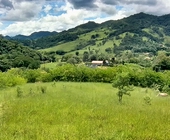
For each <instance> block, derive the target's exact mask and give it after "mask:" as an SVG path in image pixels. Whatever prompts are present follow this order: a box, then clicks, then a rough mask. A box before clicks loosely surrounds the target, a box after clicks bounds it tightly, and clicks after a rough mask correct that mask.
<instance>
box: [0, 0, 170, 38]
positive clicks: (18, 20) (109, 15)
mask: <svg viewBox="0 0 170 140" xmlns="http://www.w3.org/2000/svg"><path fill="white" fill-rule="evenodd" d="M45 1H46V2H45ZM63 1H66V3H64V2H63ZM68 1H69V2H71V3H69V2H68ZM168 1H169V2H168ZM9 2H11V3H9ZM49 2H51V3H49ZM59 2H60V4H59ZM61 2H62V4H61ZM84 2H85V4H86V5H85V6H84V7H83V3H84ZM90 2H91V4H92V6H90V7H89V8H87V5H89V4H88V3H87V0H86V1H85V0H80V1H79V2H78V1H77V0H52V1H50V0H49V1H47V0H41V1H40V0H8V3H5V0H3V3H0V4H1V5H2V4H3V5H5V4H6V5H7V4H8V6H0V14H2V16H0V17H1V20H0V26H1V27H2V24H4V23H6V22H7V21H9V22H10V25H9V26H7V27H6V28H4V29H2V30H0V32H1V33H2V34H4V35H16V34H24V35H29V34H31V33H32V32H35V31H42V30H43V31H47V30H48V31H58V32H59V31H62V30H67V29H69V28H72V27H75V26H77V25H80V24H82V23H85V22H88V20H93V21H95V22H98V23H101V22H104V21H106V20H111V19H112V20H116V19H120V18H123V17H126V16H129V15H131V14H135V13H138V12H146V13H151V14H155V15H162V14H168V13H170V0H143V1H141V0H140V1H139V0H115V1H111V0H90ZM10 4H12V5H10ZM44 4H46V5H44ZM58 4H59V5H58ZM9 5H10V6H11V7H13V8H11V9H9ZM117 6H120V7H121V8H120V9H117ZM7 8H8V9H7ZM75 8H76V9H75ZM51 11H54V13H52V14H51ZM41 12H45V13H46V14H45V16H44V14H43V13H41ZM40 15H41V16H40ZM55 15H56V16H55ZM2 19H3V20H2ZM4 21H6V22H4ZM3 27H4V25H3Z"/></svg>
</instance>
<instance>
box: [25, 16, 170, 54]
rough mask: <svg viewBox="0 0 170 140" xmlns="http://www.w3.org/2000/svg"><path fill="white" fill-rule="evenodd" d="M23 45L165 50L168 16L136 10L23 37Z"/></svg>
mask: <svg viewBox="0 0 170 140" xmlns="http://www.w3.org/2000/svg"><path fill="white" fill-rule="evenodd" d="M25 42H26V43H24V45H26V46H29V47H32V48H34V49H41V51H46V52H52V53H54V52H56V53H57V54H60V52H62V53H61V54H65V53H70V52H75V51H79V52H80V54H83V52H84V51H86V50H89V48H90V49H91V50H97V51H99V52H101V53H113V52H114V53H115V54H119V53H120V52H122V51H124V50H131V51H133V52H135V53H141V52H152V53H153V54H155V53H156V52H157V51H159V50H166V51H169V47H170V15H163V16H153V15H148V14H145V13H138V14H135V15H132V16H129V17H127V18H123V19H121V20H110V21H106V22H104V23H101V24H97V23H95V22H88V23H85V24H82V25H79V26H77V27H75V28H73V29H69V30H67V31H63V32H60V33H58V34H55V35H51V36H48V37H43V38H39V39H36V40H31V41H28V40H25Z"/></svg>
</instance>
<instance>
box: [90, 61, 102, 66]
mask: <svg viewBox="0 0 170 140" xmlns="http://www.w3.org/2000/svg"><path fill="white" fill-rule="evenodd" d="M91 64H92V65H93V66H102V65H103V61H92V62H91Z"/></svg>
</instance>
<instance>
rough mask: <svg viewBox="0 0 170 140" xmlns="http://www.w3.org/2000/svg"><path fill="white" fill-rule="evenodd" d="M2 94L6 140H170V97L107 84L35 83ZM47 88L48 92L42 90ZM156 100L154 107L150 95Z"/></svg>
mask: <svg viewBox="0 0 170 140" xmlns="http://www.w3.org/2000/svg"><path fill="white" fill-rule="evenodd" d="M19 88H20V90H21V91H22V96H20V97H17V87H13V88H8V89H5V90H1V91H0V102H1V104H3V106H2V107H1V109H0V110H1V112H2V111H3V114H1V117H0V119H1V120H0V121H1V123H0V132H1V133H0V139H2V140H169V138H170V133H169V130H170V123H169V122H170V110H169V106H170V98H169V97H168V98H161V97H156V94H155V93H154V91H153V90H151V89H142V88H135V90H134V91H133V92H132V94H131V97H129V96H124V97H123V102H122V104H120V103H119V102H118V97H117V95H116V92H117V89H114V88H112V86H111V84H104V83H71V82H56V83H35V84H27V85H24V86H20V87H19ZM42 88H44V89H45V92H42ZM145 96H149V97H150V98H151V105H148V104H146V103H145V100H144V97H145Z"/></svg>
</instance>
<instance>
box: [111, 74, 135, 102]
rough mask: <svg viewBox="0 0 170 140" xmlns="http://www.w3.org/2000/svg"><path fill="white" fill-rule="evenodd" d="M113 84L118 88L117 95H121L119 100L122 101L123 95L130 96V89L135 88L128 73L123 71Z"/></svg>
mask: <svg viewBox="0 0 170 140" xmlns="http://www.w3.org/2000/svg"><path fill="white" fill-rule="evenodd" d="M112 86H113V87H116V88H118V92H117V95H118V97H119V102H122V98H123V95H129V96H130V91H132V90H133V88H132V87H131V86H130V78H129V75H128V73H121V74H119V75H118V76H116V79H115V80H114V81H113V84H112Z"/></svg>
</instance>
